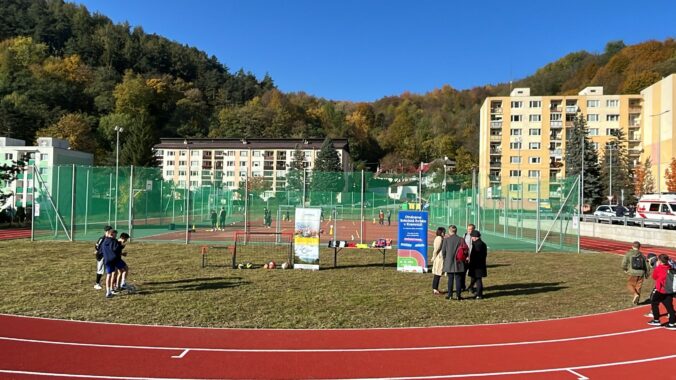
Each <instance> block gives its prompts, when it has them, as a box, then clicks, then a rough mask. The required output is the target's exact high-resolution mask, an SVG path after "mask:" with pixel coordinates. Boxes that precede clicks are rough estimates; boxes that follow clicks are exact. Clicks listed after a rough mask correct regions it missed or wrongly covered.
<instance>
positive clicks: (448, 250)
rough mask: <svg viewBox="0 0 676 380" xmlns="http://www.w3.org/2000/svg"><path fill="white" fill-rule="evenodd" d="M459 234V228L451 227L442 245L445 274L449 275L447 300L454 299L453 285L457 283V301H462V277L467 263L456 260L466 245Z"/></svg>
mask: <svg viewBox="0 0 676 380" xmlns="http://www.w3.org/2000/svg"><path fill="white" fill-rule="evenodd" d="M457 233H458V227H456V226H450V227H449V228H448V236H447V237H446V238H444V241H443V242H442V243H441V254H442V255H443V257H444V272H446V274H447V275H448V293H447V294H446V299H451V298H452V296H453V284H454V283H455V288H456V296H457V299H458V300H462V296H461V295H460V292H461V288H462V276H463V274H464V273H465V263H464V262H462V261H457V260H456V253H457V252H458V248H460V247H461V246H463V245H465V244H464V243H465V242H464V240H463V239H462V238H461V237H460V236H458V235H457ZM465 246H466V245H465Z"/></svg>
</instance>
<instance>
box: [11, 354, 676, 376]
mask: <svg viewBox="0 0 676 380" xmlns="http://www.w3.org/2000/svg"><path fill="white" fill-rule="evenodd" d="M674 358H676V355H668V356H658V357H654V358H647V359H637V360H627V361H621V362H611V363H601V364H590V365H585V366H579V367H561V368H543V369H530V370H524V371H506V372H484V373H465V374H451V375H429V376H406V377H363V378H356V377H352V378H344V380H406V379H409V380H433V379H454V378H462V377H489V376H509V375H527V374H536V373H552V372H571V371H572V370H581V369H595V368H607V367H615V366H623V365H631V364H641V363H649V362H655V361H659V360H668V359H674ZM0 373H7V374H14V375H31V376H48V377H73V378H87V379H111V380H119V379H129V380H144V379H145V380H204V378H178V377H132V376H102V375H84V374H70V373H55V372H33V371H18V370H11V369H0ZM325 379H329V378H325Z"/></svg>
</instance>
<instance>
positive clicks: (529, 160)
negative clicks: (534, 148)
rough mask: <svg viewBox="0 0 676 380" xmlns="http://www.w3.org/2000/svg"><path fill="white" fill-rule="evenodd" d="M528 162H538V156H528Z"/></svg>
mask: <svg viewBox="0 0 676 380" xmlns="http://www.w3.org/2000/svg"><path fill="white" fill-rule="evenodd" d="M528 162H530V163H531V164H539V163H540V157H530V158H529V159H528Z"/></svg>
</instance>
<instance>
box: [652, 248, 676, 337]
mask: <svg viewBox="0 0 676 380" xmlns="http://www.w3.org/2000/svg"><path fill="white" fill-rule="evenodd" d="M669 269H671V266H670V265H669V256H667V255H665V254H661V255H659V256H658V257H657V267H655V270H654V271H653V279H654V280H655V292H654V294H653V296H652V298H651V306H652V309H653V315H654V316H659V315H660V303H662V305H664V308H665V309H667V313H668V314H669V323H667V325H666V326H665V327H666V328H668V329H676V314H675V313H674V305H673V299H674V295H673V294H670V291H671V290H669V289H667V287H666V284H667V276H668V275H669ZM648 324H649V325H651V326H661V325H662V324H661V323H660V320H659V317H657V319H653V320H652V321H650V322H648Z"/></svg>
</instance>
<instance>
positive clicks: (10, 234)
mask: <svg viewBox="0 0 676 380" xmlns="http://www.w3.org/2000/svg"><path fill="white" fill-rule="evenodd" d="M29 237H31V230H30V228H9V229H2V230H0V240H11V239H27V238H29Z"/></svg>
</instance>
